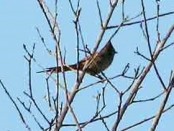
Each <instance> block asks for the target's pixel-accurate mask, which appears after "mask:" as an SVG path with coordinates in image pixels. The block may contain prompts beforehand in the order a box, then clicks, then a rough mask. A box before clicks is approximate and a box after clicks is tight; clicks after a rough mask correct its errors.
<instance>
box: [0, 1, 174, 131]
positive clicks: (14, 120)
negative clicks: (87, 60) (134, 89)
mask: <svg viewBox="0 0 174 131" xmlns="http://www.w3.org/2000/svg"><path fill="white" fill-rule="evenodd" d="M127 1H128V0H127ZM154 1H155V0H153V1H150V0H148V1H147V0H146V8H147V10H146V11H147V17H151V16H154V15H155V14H156V4H155V2H154ZM131 2H134V3H131ZM107 3H108V2H107V1H105V2H103V1H101V2H100V5H101V8H102V9H103V10H102V15H103V17H104V18H105V16H106V15H107V12H108V10H109V7H108V4H107ZM48 4H49V5H51V4H52V3H51V2H50V3H48ZM81 4H82V18H81V23H82V29H83V35H84V39H85V42H87V44H88V45H89V48H90V49H92V48H93V47H94V43H95V42H96V40H97V36H98V34H99V31H100V28H99V19H98V14H97V10H95V8H96V3H95V2H93V0H89V1H88V2H86V1H83V2H82V3H81ZM60 5H61V7H60V8H59V10H60V11H61V13H60V15H59V17H58V18H59V21H60V27H61V28H62V43H63V44H62V48H66V57H67V58H66V59H67V63H74V62H75V61H76V57H75V56H76V55H75V53H76V49H75V48H76V44H75V42H76V37H75V35H74V33H75V31H74V25H73V22H72V20H73V15H72V14H70V13H71V11H70V9H69V4H68V3H67V2H65V1H64V2H62V3H61V4H60ZM67 5H68V6H67ZM68 9H69V10H68ZM125 9H126V15H128V16H129V17H134V16H135V15H137V14H138V13H139V12H140V9H141V6H140V0H133V1H131V0H130V1H128V2H127V4H126V7H125ZM169 11H174V4H173V1H172V0H165V1H164V0H163V1H162V2H161V10H160V12H161V13H166V12H169ZM115 12H116V13H115V14H114V15H115V16H116V15H117V16H118V17H115V16H114V19H113V20H112V22H111V23H112V24H114V23H116V24H119V22H120V20H119V19H120V16H121V6H120V5H119V7H118V9H116V11H115ZM173 18H174V15H171V16H167V17H165V18H161V21H160V31H161V37H162V38H163V37H164V36H165V34H166V32H167V30H168V29H169V27H170V26H171V25H172V24H173V23H174V19H173ZM155 24H156V23H155V22H149V25H150V29H151V30H150V33H151V42H152V43H154V44H155V43H156V31H155ZM36 27H38V28H39V29H40V32H41V34H42V35H43V37H44V38H45V41H46V43H47V45H48V47H49V48H50V49H54V42H53V41H52V37H51V34H50V32H49V28H48V26H47V23H46V21H45V18H44V16H43V14H42V12H41V9H40V7H39V5H38V3H37V1H35V0H18V2H16V1H7V0H2V1H1V4H0V42H1V44H0V60H1V62H0V79H1V80H2V81H3V83H4V85H5V86H6V87H7V88H8V90H9V92H10V93H11V95H12V96H13V98H14V99H15V100H17V97H20V98H21V99H23V100H27V99H26V97H24V95H23V91H27V89H28V88H27V86H28V65H27V62H26V60H25V59H24V55H25V52H24V50H23V44H26V45H27V47H28V48H29V49H32V45H33V43H36V50H35V58H36V59H37V62H38V63H39V64H41V65H42V66H43V67H48V66H54V65H55V58H54V57H53V56H49V55H48V54H47V52H46V51H45V49H44V46H43V44H42V43H41V41H40V39H39V36H38V34H37V31H36ZM108 34H109V33H108ZM108 34H107V35H106V37H105V39H104V41H103V42H102V43H101V46H100V47H99V48H101V47H102V46H103V45H104V44H105V42H106V40H107V38H108V36H109V35H108ZM173 36H174V35H173ZM173 36H172V37H171V39H170V40H171V42H173V40H172V39H173V38H174V37H173ZM112 42H113V44H114V46H115V48H116V49H117V50H118V52H119V53H118V55H117V56H116V57H115V59H114V62H113V64H112V66H111V67H110V68H109V69H108V70H107V71H106V75H107V76H114V75H116V74H118V73H119V72H120V70H121V69H123V68H124V66H125V64H126V63H130V66H131V69H130V72H129V74H132V73H133V71H134V67H136V66H138V65H141V66H146V65H147V62H146V61H145V60H143V59H142V58H140V57H139V56H136V55H135V54H134V53H133V52H134V51H135V49H136V47H137V46H138V47H139V49H140V50H141V51H142V52H144V53H145V54H146V53H147V52H148V48H147V45H146V43H145V41H144V38H143V36H142V32H141V30H140V28H139V26H138V25H134V26H130V27H126V28H122V29H121V31H120V32H119V33H118V34H117V35H116V37H115V38H114V39H113V41H112ZM173 49H174V48H173V47H171V48H169V49H168V50H167V51H165V52H164V53H163V54H161V57H160V59H159V60H158V61H157V63H159V64H158V67H159V70H160V73H161V74H162V76H163V80H164V81H165V83H166V84H167V82H168V79H169V76H170V71H171V70H172V69H173V67H174V61H173V57H174V52H173ZM39 70H41V68H40V67H39V66H38V65H37V64H36V63H33V68H32V71H33V88H34V91H35V96H37V99H38V101H41V103H42V102H43V103H44V104H45V103H46V102H45V100H44V95H45V90H46V88H45V81H44V78H45V74H36V71H39ZM153 74H154V73H152V74H150V75H149V77H148V78H147V79H146V81H145V83H144V84H143V86H145V87H146V88H145V89H143V90H142V91H141V92H140V94H142V95H139V98H140V99H145V98H149V97H152V96H154V95H155V94H156V95H157V94H158V93H159V92H160V91H161V86H160V84H159V81H158V79H157V78H156V76H155V75H153ZM68 75H69V78H70V82H69V85H70V87H71V86H72V85H73V84H74V79H73V74H68ZM84 81H85V82H84V84H83V85H85V84H87V83H90V82H91V81H96V80H95V78H91V77H89V76H88V75H87V76H85V80H84ZM113 83H114V84H115V85H116V86H118V88H119V89H120V90H121V89H122V88H124V87H125V86H126V85H127V83H124V82H122V81H119V80H115V81H113ZM101 86H103V85H102V84H100V85H99V86H96V88H95V89H94V90H92V91H88V92H85V91H83V92H82V94H81V95H79V96H77V98H76V99H75V102H74V105H76V104H78V105H79V107H78V108H76V111H77V112H79V114H83V112H86V113H85V114H86V116H85V115H84V116H78V117H79V118H80V119H82V120H84V119H85V118H88V117H89V116H88V113H91V112H87V111H88V109H87V108H89V105H88V104H85V105H84V103H94V102H95V101H94V99H93V96H95V95H96V94H97V92H98V91H101V88H100V87H101ZM109 93H110V92H108V95H107V99H108V100H115V99H117V98H116V97H115V95H110V94H109ZM0 96H1V99H0V107H1V108H0V116H1V117H0V130H3V131H7V130H10V131H19V130H20V131H23V130H25V127H24V126H23V124H22V122H21V120H20V118H19V116H18V113H17V111H16V110H15V108H14V106H13V104H12V103H11V101H10V100H9V98H8V97H7V95H6V94H5V93H4V90H3V89H2V88H0ZM83 96H84V99H82V97H83ZM172 97H173V96H171V99H172ZM78 98H79V99H78ZM86 98H89V99H86ZM161 100H162V98H160V99H158V100H157V101H155V102H149V103H148V104H142V106H141V104H140V105H138V106H135V107H134V108H132V109H130V110H129V111H128V112H127V114H126V117H128V118H129V119H127V120H123V122H122V124H121V126H120V129H121V127H125V126H127V125H130V124H131V123H134V122H136V121H138V120H140V119H142V118H145V117H147V116H150V115H151V114H152V113H156V112H157V109H158V108H159V105H160V103H161ZM171 103H172V100H171ZM94 105H95V104H94ZM94 105H93V106H92V107H91V108H92V109H95V106H94ZM108 105H109V106H111V108H110V109H113V108H116V107H113V106H115V105H112V103H109V104H108ZM41 107H43V108H44V107H45V105H41ZM148 107H154V108H151V109H149V110H148ZM21 109H22V108H21ZM92 109H91V110H92ZM142 110H144V111H145V112H143V111H142ZM147 110H148V111H147ZM44 111H45V112H46V111H47V110H44ZM135 111H136V112H135ZM24 112H25V111H24ZM25 113H26V112H25ZM173 113H174V110H171V111H169V112H168V113H167V114H165V115H164V118H163V119H162V120H161V123H160V125H159V127H158V131H164V130H171V129H173V125H172V121H171V120H172V119H173ZM136 116H142V117H136ZM165 116H166V117H165ZM26 117H28V120H30V124H31V125H32V130H33V131H38V129H39V128H38V126H37V125H36V123H35V122H34V121H33V120H32V117H31V116H30V115H27V113H26ZM113 120H114V119H113ZM68 121H69V120H68ZM112 123H113V122H112V121H110V122H109V125H112ZM151 123H152V122H151V121H150V122H148V123H147V124H144V125H143V126H141V127H138V128H135V129H132V131H134V130H141V131H146V130H149V125H150V126H151ZM91 130H100V131H102V127H101V126H99V125H97V124H96V125H95V126H94V127H90V126H89V127H88V128H87V129H86V131H91Z"/></svg>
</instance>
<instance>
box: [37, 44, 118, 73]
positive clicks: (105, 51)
mask: <svg viewBox="0 0 174 131" xmlns="http://www.w3.org/2000/svg"><path fill="white" fill-rule="evenodd" d="M115 53H117V52H116V51H115V49H114V47H113V45H112V43H111V41H108V42H107V44H106V45H105V46H104V47H103V48H102V49H101V50H100V51H99V52H98V53H95V54H94V55H93V57H92V56H89V57H87V58H84V59H82V60H81V61H79V67H78V66H77V63H76V64H72V65H63V70H64V71H72V70H77V68H78V70H80V71H81V70H83V67H84V65H85V64H86V63H87V64H88V67H87V69H86V73H88V74H90V75H93V76H95V75H97V74H99V73H101V72H102V71H104V70H105V69H107V68H108V67H109V66H110V65H111V63H112V61H113V59H114V56H115ZM87 61H88V62H87ZM41 72H50V73H57V72H58V73H60V72H62V70H61V67H60V66H59V67H50V68H47V69H46V70H45V71H40V72H38V73H41Z"/></svg>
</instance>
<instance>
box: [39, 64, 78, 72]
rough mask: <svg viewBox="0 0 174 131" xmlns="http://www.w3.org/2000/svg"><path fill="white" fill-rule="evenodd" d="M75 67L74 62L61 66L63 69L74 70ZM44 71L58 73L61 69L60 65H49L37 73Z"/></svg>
mask: <svg viewBox="0 0 174 131" xmlns="http://www.w3.org/2000/svg"><path fill="white" fill-rule="evenodd" d="M76 69H77V65H76V64H74V65H69V66H66V65H64V66H63V71H72V70H76ZM44 72H47V73H60V72H62V69H61V66H58V67H50V68H46V69H45V70H43V71H38V72H37V73H44Z"/></svg>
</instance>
